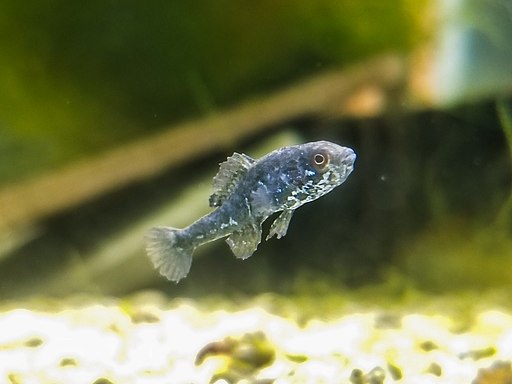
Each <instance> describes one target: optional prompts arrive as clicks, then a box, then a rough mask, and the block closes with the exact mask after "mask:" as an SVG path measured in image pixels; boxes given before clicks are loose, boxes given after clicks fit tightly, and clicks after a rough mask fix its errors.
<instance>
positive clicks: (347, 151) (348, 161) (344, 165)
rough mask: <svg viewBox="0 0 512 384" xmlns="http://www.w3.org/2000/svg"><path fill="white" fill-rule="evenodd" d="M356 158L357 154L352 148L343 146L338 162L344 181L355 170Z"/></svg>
mask: <svg viewBox="0 0 512 384" xmlns="http://www.w3.org/2000/svg"><path fill="white" fill-rule="evenodd" d="M356 158H357V155H356V153H355V152H354V151H353V150H352V149H351V148H347V147H344V148H343V151H342V153H340V156H339V157H338V162H339V163H338V164H339V169H340V171H341V172H340V173H341V177H342V181H344V180H345V179H346V178H347V177H348V175H350V174H351V173H352V171H353V170H354V163H355V161H356Z"/></svg>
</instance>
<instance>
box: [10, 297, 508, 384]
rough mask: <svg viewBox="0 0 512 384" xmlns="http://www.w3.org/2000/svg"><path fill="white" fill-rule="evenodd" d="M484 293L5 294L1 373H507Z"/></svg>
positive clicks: (105, 378)
mask: <svg viewBox="0 0 512 384" xmlns="http://www.w3.org/2000/svg"><path fill="white" fill-rule="evenodd" d="M502 297H505V296H502ZM405 301H407V300H405ZM484 302H485V300H484V299H482V296H475V294H474V293H473V294H467V295H466V296H464V295H462V296H461V295H451V296H450V297H449V298H446V297H442V298H440V297H437V298H432V297H427V296H421V295H418V294H416V296H415V298H414V299H413V300H410V302H409V304H404V303H403V302H402V303H400V304H397V303H396V302H395V303H394V304H393V303H391V304H390V303H384V302H382V303H381V304H376V301H373V303H372V304H370V303H369V302H368V301H366V302H365V301H364V300H363V301H362V302H361V301H359V300H354V299H353V298H352V299H350V300H348V299H346V297H345V298H344V296H343V294H339V295H332V294H331V295H330V296H329V295H320V296H310V297H306V298H304V297H302V298H296V299H295V300H291V299H288V298H285V297H281V296H277V295H272V294H267V295H261V296H259V297H256V298H252V299H244V300H242V299H239V300H231V301H228V300H226V299H221V300H215V299H210V300H201V301H199V302H198V301H192V300H178V299H174V300H168V299H167V298H166V297H164V296H163V295H161V294H159V293H155V292H146V293H139V294H137V295H135V296H132V297H130V298H125V299H97V298H96V299H93V298H84V297H74V298H70V299H68V300H66V301H65V302H62V301H59V302H55V301H48V300H47V301H40V300H39V301H34V302H31V303H25V305H24V306H23V309H21V308H20V307H21V306H20V305H19V303H18V305H17V306H14V305H12V304H11V305H10V306H8V305H4V308H3V309H2V311H1V312H0V382H1V383H12V384H25V383H53V384H56V383H66V384H68V383H74V384H80V383H84V384H93V383H96V384H100V383H101V384H108V383H276V384H278V383H352V384H364V383H368V384H378V383H394V382H400V383H415V384H418V383H419V384H421V383H450V384H453V383H475V384H490V383H494V384H505V383H510V382H512V368H511V361H512V312H510V311H508V310H506V309H503V307H499V306H490V305H487V304H484ZM411 303H413V304H411ZM500 308H501V309H500Z"/></svg>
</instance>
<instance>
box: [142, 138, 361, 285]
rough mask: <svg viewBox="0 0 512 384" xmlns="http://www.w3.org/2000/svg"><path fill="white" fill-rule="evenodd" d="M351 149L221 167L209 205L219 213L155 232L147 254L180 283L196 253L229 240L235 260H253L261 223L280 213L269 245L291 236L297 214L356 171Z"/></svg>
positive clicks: (278, 154)
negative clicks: (289, 234) (205, 246)
mask: <svg viewBox="0 0 512 384" xmlns="http://www.w3.org/2000/svg"><path fill="white" fill-rule="evenodd" d="M355 159H356V154H355V153H354V151H353V150H352V149H350V148H347V147H342V146H340V145H337V144H334V143H331V142H328V141H315V142H310V143H306V144H300V145H293V146H289V147H283V148H280V149H277V150H275V151H273V152H270V153H269V154H267V155H266V156H264V157H262V158H261V159H259V160H255V159H253V158H251V157H249V156H247V155H244V154H241V153H236V152H235V153H234V154H233V156H231V157H228V159H227V160H226V161H225V162H223V163H221V164H220V169H219V172H218V174H217V175H216V176H215V177H214V178H213V193H212V195H211V196H210V206H211V207H215V208H216V209H215V210H214V211H212V212H210V213H209V214H207V215H206V216H203V217H202V218H200V219H199V220H197V221H195V222H194V223H192V224H191V225H189V226H188V227H186V228H183V229H176V228H171V227H154V228H152V229H151V230H150V231H149V232H148V233H147V235H146V250H147V253H148V255H149V257H150V259H151V261H152V262H153V265H154V266H155V268H157V269H158V271H159V272H160V274H162V275H163V276H165V277H166V278H168V279H169V280H172V281H174V282H178V281H179V280H181V279H182V278H184V277H186V276H187V274H188V272H189V270H190V265H191V264H192V254H193V253H194V250H195V249H196V248H197V247H199V246H200V245H202V244H205V243H208V242H210V241H213V240H216V239H219V238H222V237H226V236H228V237H227V239H226V242H227V243H228V245H229V247H230V248H231V250H232V251H233V253H234V254H235V256H236V257H238V258H240V259H246V258H248V257H249V256H251V255H252V254H253V253H254V251H255V250H256V248H257V247H258V244H259V243H260V241H261V224H262V223H263V222H264V221H265V220H266V219H267V218H268V217H269V216H270V215H272V214H273V213H275V212H281V213H280V214H279V216H277V218H276V219H275V221H274V222H273V223H272V225H271V227H270V231H269V233H268V235H267V238H266V240H268V239H270V238H271V237H272V236H277V238H278V239H279V238H281V237H283V236H284V235H286V231H287V230H288V225H289V224H290V220H291V218H292V215H293V212H294V211H295V210H296V209H297V208H298V207H300V206H301V205H303V204H305V203H308V202H310V201H313V200H316V199H318V198H319V197H321V196H323V195H325V194H326V193H328V192H330V191H332V190H333V189H334V188H335V187H337V186H338V185H340V184H342V183H343V182H344V181H345V180H346V179H347V177H348V175H350V173H351V172H352V170H353V169H354V161H355Z"/></svg>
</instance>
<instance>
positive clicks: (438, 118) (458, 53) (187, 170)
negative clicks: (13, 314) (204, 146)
mask: <svg viewBox="0 0 512 384" xmlns="http://www.w3.org/2000/svg"><path fill="white" fill-rule="evenodd" d="M511 4H512V3H511V2H509V1H508V0H495V1H481V0H466V1H460V2H450V1H442V0H439V1H427V0H420V1H413V0H388V1H372V0H364V1H351V0H316V1H308V0H293V1H292V0H282V1H267V0H265V1H260V2H249V1H245V2H240V1H229V0H223V1H216V2H212V1H205V0H198V1H194V2H184V1H182V2H177V1H149V2H140V1H133V0H132V1H124V2H121V1H113V0H111V1H89V2H85V3H79V2H70V1H62V0H56V1H49V2H36V1H29V2H24V3H21V2H16V1H13V0H5V1H2V2H1V3H0V187H1V188H2V189H1V190H0V211H2V209H3V210H4V212H6V208H7V206H8V205H9V203H10V202H11V200H9V197H12V196H15V197H17V200H16V201H17V204H18V205H19V206H16V207H12V206H9V207H8V208H9V212H11V214H12V216H9V215H6V216H7V217H8V218H11V219H12V217H14V218H25V219H26V221H27V222H22V220H21V219H20V222H16V220H11V221H13V222H9V220H6V221H7V230H5V228H3V229H2V227H1V224H2V221H1V220H0V230H4V232H5V233H6V234H4V233H3V232H0V297H14V296H18V295H19V296H23V295H31V294H34V293H44V294H52V295H53V294H58V295H62V294H67V293H70V292H76V291H79V292H80V291H83V290H87V291H93V292H96V293H106V294H116V295H123V294H126V293H127V292H131V291H134V290H137V289H143V288H148V287H153V288H154V287H157V288H159V289H162V290H166V291H168V292H171V293H172V294H173V295H176V294H178V295H196V296H200V295H208V294H211V293H212V292H213V293H215V292H219V293H226V292H245V293H249V294H250V293H254V292H262V291H263V292H265V291H273V290H274V291H278V292H283V293H290V292H298V291H302V292H304V291H310V292H314V290H315V289H317V290H319V291H325V290H329V289H333V290H335V289H338V288H340V289H342V288H345V287H360V286H364V285H365V284H368V283H377V284H387V287H388V288H389V289H390V290H391V291H392V292H394V293H395V294H397V295H399V294H402V293H403V292H404V291H406V289H407V288H404V287H419V288H421V289H428V290H432V291H439V290H446V289H448V290H449V289H474V290H479V289H483V288H493V287H497V286H499V287H506V288H507V289H508V288H510V287H511V286H512V278H511V276H510V274H509V268H508V266H509V264H510V257H512V241H511V240H510V239H511V238H512V233H511V231H512V198H511V194H510V191H511V185H512V167H511V164H512V162H511V156H510V149H511V148H512V105H511V102H510V95H511V93H512V91H511V90H512V71H510V68H512V48H511V46H510V44H509V40H510V39H509V37H510V36H511V35H510V33H511V32H512V6H511ZM475 15H477V16H475ZM381 55H388V56H391V57H393V58H394V59H396V62H397V63H398V65H397V68H399V70H397V72H398V73H399V75H397V76H396V77H395V78H394V79H395V80H394V81H395V83H393V84H391V85H389V84H388V85H389V86H388V87H387V88H386V87H383V86H382V84H380V85H379V84H377V81H375V82H373V80H371V79H373V78H372V77H371V76H368V77H367V81H366V82H367V83H365V84H363V85H364V86H365V87H361V89H351V88H350V87H347V88H346V89H343V92H347V93H349V94H348V95H346V96H347V98H346V99H344V98H340V100H341V101H343V102H346V103H345V104H343V103H341V101H340V100H334V102H335V104H336V103H339V105H338V104H336V105H333V106H329V107H327V106H326V108H325V109H326V110H327V111H331V109H329V108H330V107H333V108H332V111H333V112H332V114H331V115H327V116H326V115H322V114H319V115H314V114H310V115H308V116H303V115H301V114H300V113H298V114H297V116H290V115H286V120H285V121H272V124H275V126H273V127H272V129H267V128H265V129H263V128H262V127H260V128H262V129H258V124H260V125H264V124H269V123H268V122H267V121H266V120H265V119H262V120H261V121H262V122H261V123H260V122H259V120H258V116H253V115H251V114H250V113H248V114H247V115H248V117H247V118H248V119H254V120H256V122H255V126H256V128H254V130H253V131H251V134H247V135H245V136H244V137H243V138H241V136H237V135H235V133H236V132H237V130H239V129H240V130H241V128H240V127H239V126H237V125H233V126H227V127H219V126H218V125H217V126H215V124H212V127H213V128H212V130H213V132H206V134H205V132H202V131H199V130H197V131H196V130H194V129H195V128H196V127H197V126H199V125H201V124H202V123H203V122H204V121H206V122H208V119H209V118H211V117H217V116H220V117H222V116H226V115H229V111H230V110H232V108H237V106H239V105H240V104H243V103H244V102H246V101H247V100H256V101H257V103H258V102H261V104H264V101H266V100H269V99H272V97H273V95H275V93H274V92H277V91H279V90H282V89H284V88H283V87H289V88H287V89H292V90H299V91H300V90H303V89H306V88H301V86H300V84H302V82H303V80H304V79H308V78H316V77H315V76H320V77H321V76H322V74H324V73H326V72H328V71H340V72H342V73H344V74H345V76H346V78H347V79H349V80H350V79H352V78H353V77H356V76H355V75H354V73H355V72H351V71H350V68H352V66H354V67H357V68H359V70H360V71H359V72H357V73H358V74H359V75H360V74H361V73H365V70H366V71H368V72H371V71H374V70H375V61H374V60H375V59H376V58H378V57H380V56H381ZM376 62H377V63H380V62H379V61H376ZM369 63H374V64H373V66H372V65H370V64H369ZM383 66H384V65H383ZM377 67H378V65H377ZM344 71H346V72H344ZM423 71H425V72H423ZM377 72H378V71H377ZM383 72H385V71H383ZM391 72H393V71H391ZM429 76H430V77H429ZM374 77H378V76H374ZM391 78H393V76H391ZM368 79H370V80H368ZM337 84H338V83H336V86H337ZM376 84H377V85H376ZM418 87H419V89H418ZM429 87H433V89H429ZM341 88H342V87H341ZM308 89H309V88H308ZM361 90H362V91H363V92H361V93H358V92H359V91H361ZM350 92H354V94H350ZM351 96H353V100H352V101H350V100H349V99H350V97H351ZM294 97H295V96H294ZM313 97H318V94H313V93H312V94H309V93H307V92H303V94H300V95H299V96H298V97H297V98H295V99H293V98H292V99H293V100H295V101H297V100H307V99H308V98H313ZM320 99H321V98H320ZM272 100H274V99H272ZM328 102H329V100H327V101H326V103H328ZM257 103H256V104H257ZM365 103H366V104H365ZM372 103H373V104H372ZM298 104H299V105H302V104H300V103H298ZM365 105H370V106H372V105H377V106H378V107H376V108H373V109H371V108H370V110H371V111H373V112H371V113H368V114H365V113H364V112H363V113H360V112H358V111H361V110H363V111H364V110H365V107H364V106H365ZM253 106H254V105H253ZM244 111H246V112H247V110H244V109H243V108H241V112H240V113H241V114H243V112H244ZM251 111H253V110H251ZM347 111H348V112H347ZM350 111H352V112H350ZM354 111H355V113H353V112H354ZM220 121H224V120H220ZM183 122H189V123H188V124H189V125H187V124H185V125H180V123H183ZM206 126H207V125H206ZM221 128H222V129H221ZM166 132H171V133H172V132H177V133H178V135H177V137H178V136H179V135H182V136H180V137H182V138H183V137H184V138H187V140H188V141H180V142H179V145H178V144H176V145H174V146H173V145H170V147H169V149H168V151H169V152H172V151H176V149H177V146H182V147H183V146H185V147H186V148H185V151H186V152H187V153H188V154H189V155H188V157H187V158H186V159H185V158H180V159H179V161H176V162H175V163H174V165H172V164H171V162H170V161H168V160H166V161H167V162H165V164H168V165H166V166H165V167H164V169H160V170H159V172H153V173H152V172H150V171H148V172H147V174H146V175H143V176H141V175H140V174H138V176H137V177H138V178H137V179H136V180H135V178H132V179H129V178H128V177H127V178H126V180H128V179H129V182H126V183H124V184H123V183H122V182H120V181H119V180H117V179H115V178H114V179H115V181H116V182H117V184H116V183H114V182H113V183H112V185H110V187H109V188H105V189H104V191H103V194H101V195H94V193H90V194H89V195H87V196H88V198H87V199H84V200H83V201H82V200H80V199H77V200H73V198H71V199H70V200H69V201H71V202H72V203H66V204H62V205H58V204H57V205H55V206H53V208H52V209H53V211H51V209H49V210H48V211H44V209H43V208H44V207H43V208H41V207H40V206H38V205H37V204H36V203H37V202H38V201H39V200H38V198H39V197H40V196H38V193H39V191H38V190H34V185H35V186H39V185H43V186H44V185H45V184H44V181H46V180H47V179H45V178H44V177H46V175H50V176H51V175H53V174H58V175H60V174H59V171H60V170H62V169H65V170H67V169H69V170H70V172H74V170H75V167H76V168H78V169H81V168H79V167H78V166H77V164H85V165H87V164H91V163H94V162H95V161H96V159H98V158H99V159H100V160H101V156H102V155H103V154H107V155H108V154H110V153H112V152H115V151H117V150H119V151H121V152H122V151H123V150H124V149H125V148H128V147H129V146H130V145H135V146H137V145H138V143H143V142H144V143H146V141H147V140H148V139H149V141H147V143H148V145H155V146H157V144H158V138H159V137H160V136H158V135H159V134H162V133H166ZM197 132H202V134H201V135H203V134H204V135H203V136H204V137H199V135H200V134H198V133H197ZM226 132H227V133H226ZM187 133H188V134H189V136H187V135H186V134H187ZM215 135H219V136H222V137H223V138H224V139H223V141H222V143H221V144H219V143H217V146H216V147H215V148H212V149H211V150H210V152H208V153H201V151H199V150H197V149H196V147H195V146H194V144H195V143H196V141H198V140H199V139H202V140H203V141H208V140H211V139H212V138H214V137H215ZM151 138H157V139H156V140H155V142H151V140H150V139H151ZM317 139H327V140H332V141H335V142H338V143H341V144H344V145H348V146H351V147H353V148H354V149H355V150H356V152H357V154H358V160H357V163H356V169H355V172H354V173H353V175H351V177H350V179H349V180H348V181H347V183H346V184H345V185H343V186H342V187H341V188H340V189H339V190H336V191H335V192H333V193H332V194H330V195H329V196H326V197H325V198H323V199H320V200H319V201H318V202H314V203H312V204H308V205H307V206H304V207H303V208H301V209H300V210H299V212H298V213H297V214H296V215H295V216H294V219H293V220H292V224H291V227H290V230H289V232H288V235H287V236H286V238H284V239H282V240H279V241H271V242H268V243H262V244H261V245H260V248H259V249H258V252H257V255H255V257H252V258H250V259H249V260H247V261H245V262H244V263H239V261H238V260H235V259H234V258H233V257H232V255H231V253H230V252H229V250H228V249H227V246H226V244H224V243H223V242H222V241H219V242H216V243H215V244H212V245H209V246H205V247H204V249H201V250H200V251H199V252H198V257H197V260H195V261H194V265H193V267H192V272H191V275H190V277H188V278H187V279H186V280H185V281H184V282H182V283H180V285H179V286H175V285H172V284H169V283H168V282H167V281H166V280H164V279H161V278H160V277H159V275H158V273H157V272H156V271H154V270H153V269H152V267H151V266H150V263H149V261H148V260H147V258H146V256H145V252H144V250H143V236H144V233H145V231H147V229H149V228H150V227H151V226H155V225H171V226H185V225H188V224H189V223H191V222H192V221H193V220H195V219H197V218H198V217H199V216H200V215H202V214H204V213H206V212H208V207H207V200H208V194H209V191H210V183H211V180H212V178H213V176H214V175H215V173H216V172H217V168H218V167H217V164H218V163H219V162H221V161H223V160H224V159H225V158H226V156H228V155H230V154H231V153H232V152H233V151H235V150H236V151H238V152H244V153H248V154H250V155H253V156H256V157H257V156H261V155H262V154H264V153H266V152H268V151H270V150H272V149H275V148H276V147H279V146H281V145H288V144H292V143H297V142H304V141H309V140H317ZM151 143H152V144H151ZM148 145H146V148H149V147H148ZM130 148H133V147H130ZM161 150H162V149H161V148H160V151H155V156H156V154H157V153H158V154H160V155H161V154H162V151H161ZM165 150H167V148H165ZM116 153H117V152H116ZM130 153H131V152H130ZM133 153H135V154H137V153H138V152H137V151H135V152H133ZM146 153H147V152H146ZM142 157H143V156H142ZM142 157H139V158H137V157H130V156H128V157H127V161H126V163H125V164H123V165H122V166H120V168H119V169H115V170H114V171H112V172H113V173H119V174H123V172H125V171H126V169H128V168H130V167H131V166H132V165H134V163H135V162H139V161H141V162H142V161H144V159H143V158H142ZM158 161H159V160H158V159H157V162H158ZM132 162H133V163H132ZM107 163H108V162H107ZM153 163H154V162H153ZM163 163H164V162H163ZM97 164H100V163H97ZM101 164H103V163H101ZM116 164H117V165H119V163H116ZM107 165H108V164H107ZM98 168H101V167H98ZM98 168H96V169H98ZM105 169H108V167H105ZM77 174H79V175H80V174H81V173H79V172H78V173H77ZM84 174H85V175H86V177H84V178H83V185H85V186H86V187H87V186H88V185H95V184H98V185H100V184H102V183H104V184H108V180H107V181H105V179H101V177H99V175H97V174H88V173H87V172H85V173H84ZM102 176H105V174H102ZM38 177H42V180H43V183H42V184H33V185H32V184H28V187H27V188H25V189H23V188H21V189H16V187H17V186H18V185H22V186H23V185H24V184H23V182H25V181H29V182H30V181H32V180H34V179H37V178H38ZM63 179H66V178H65V177H64V178H63ZM48 180H50V181H49V182H48V183H47V184H51V182H52V181H55V179H51V178H50V179H48ZM73 180H75V182H73V183H72V182H70V183H69V185H66V188H63V189H65V191H59V192H60V195H59V197H56V199H58V198H61V197H65V196H67V195H66V194H67V193H68V191H67V189H68V188H67V187H69V195H70V196H72V195H73V193H75V192H76V190H78V189H79V188H78V186H77V185H76V184H81V183H80V182H79V183H76V179H73ZM121 181H122V180H121ZM46 186H48V185H46ZM50 187H51V185H50ZM31 188H32V189H31ZM85 189H87V188H85ZM48 190H50V191H51V188H50V189H48ZM3 191H5V195H2V193H1V192H3ZM27 191H28V192H27ZM25 193H26V195H25ZM45 193H47V194H48V193H50V192H47V190H44V191H41V194H45ZM5 196H7V197H5ZM20 196H21V197H20ZM26 196H28V197H26ZM2 197H4V198H3V199H2ZM43 197H44V198H45V199H46V200H45V201H46V203H48V202H51V201H52V198H51V196H50V198H48V196H43ZM41 199H42V198H41ZM42 200H43V199H42ZM20 201H21V203H20ZM2 204H4V206H3V208H2V206H1V205H2ZM50 205H51V204H50ZM55 207H58V208H59V209H56V208H55ZM63 207H64V208H63ZM38 209H39V211H38ZM31 210H32V211H34V212H35V213H34V215H33V216H31V215H30V214H28V215H25V216H24V213H25V211H26V212H30V211H31ZM34 217H35V218H37V220H36V219H34ZM27 218H29V219H31V220H33V221H31V220H29V219H27ZM11 225H12V227H11ZM268 225H269V223H266V227H264V228H265V229H268ZM127 276H128V278H127Z"/></svg>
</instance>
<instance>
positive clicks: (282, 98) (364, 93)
mask: <svg viewBox="0 0 512 384" xmlns="http://www.w3.org/2000/svg"><path fill="white" fill-rule="evenodd" d="M404 68H405V65H404V63H403V61H402V60H400V59H397V58H391V57H386V58H382V59H378V60H375V61H372V62H369V63H364V64H362V65H359V66H357V67H354V68H352V69H348V70H338V71H331V72H328V73H323V74H320V75H317V76H315V77H312V78H310V79H308V80H306V81H304V82H302V83H300V84H295V85H293V86H292V87H289V88H287V89H284V90H282V91H279V92H276V93H275V94H273V95H271V96H268V97H265V98H260V99H256V100H252V101H249V102H246V103H245V104H242V105H240V106H238V107H235V108H232V109H231V110H228V111H226V112H222V113H218V114H216V115H213V116H210V117H206V118H203V119H198V120H192V121H188V122H185V123H182V124H178V125H176V126H171V127H169V129H167V130H164V131H163V132H162V133H160V134H157V135H155V136H153V137H149V138H143V139H140V140H138V141H136V142H134V143H132V144H128V145H126V146H123V147H120V148H116V149H113V150H111V151H110V152H107V153H104V154H102V155H99V156H97V157H96V158H92V159H88V160H86V161H82V162H80V163H77V164H73V165H70V166H69V167H66V168H64V169H62V170H60V171H57V172H55V173H52V174H47V175H42V176H39V177H36V178H34V179H31V180H28V181H26V182H22V183H20V184H17V185H12V186H7V187H5V188H4V189H2V190H0V212H1V213H0V239H1V238H2V235H3V237H4V238H8V237H9V236H11V235H12V234H13V233H15V232H16V231H17V230H18V229H20V228H23V227H26V226H28V225H30V224H33V223H37V222H38V221H40V220H41V219H44V218H45V217H48V216H51V215H54V214H57V213H59V212H61V211H63V210H67V209H71V208H73V207H75V206H79V205H81V204H83V203H85V202H87V201H89V200H91V199H93V198H96V197H98V196H101V195H102V194H105V193H108V192H109V191H112V190H116V189H120V188H122V187H123V186H126V185H129V184H130V183H133V182H136V181H140V180H144V179H145V178H148V177H150V176H152V175H155V174H158V173H160V172H162V171H164V170H166V169H168V168H171V167H175V166H177V165H180V164H183V163H184V162H186V161H188V160H191V159H193V158H194V157H198V156H203V155H205V154H208V153H212V152H213V151H216V150H219V149H221V148H223V147H226V146H230V145H233V143H236V142H237V141H239V140H241V139H244V138H248V137H250V136H251V135H254V134H256V133H260V132H262V131H263V130H265V129H268V128H270V127H272V126H275V125H276V124H279V123H281V122H286V121H289V120H292V119H297V118H299V117H301V116H325V115H327V116H330V115H340V114H342V115H347V114H358V113H364V114H376V113H379V112H380V110H381V108H382V107H383V106H384V105H383V104H382V102H383V100H386V99H387V97H386V96H387V95H389V92H390V91H391V90H395V89H396V88H397V87H398V86H400V85H401V84H402V82H403V80H404V77H405V75H404V74H405V69H404Z"/></svg>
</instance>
